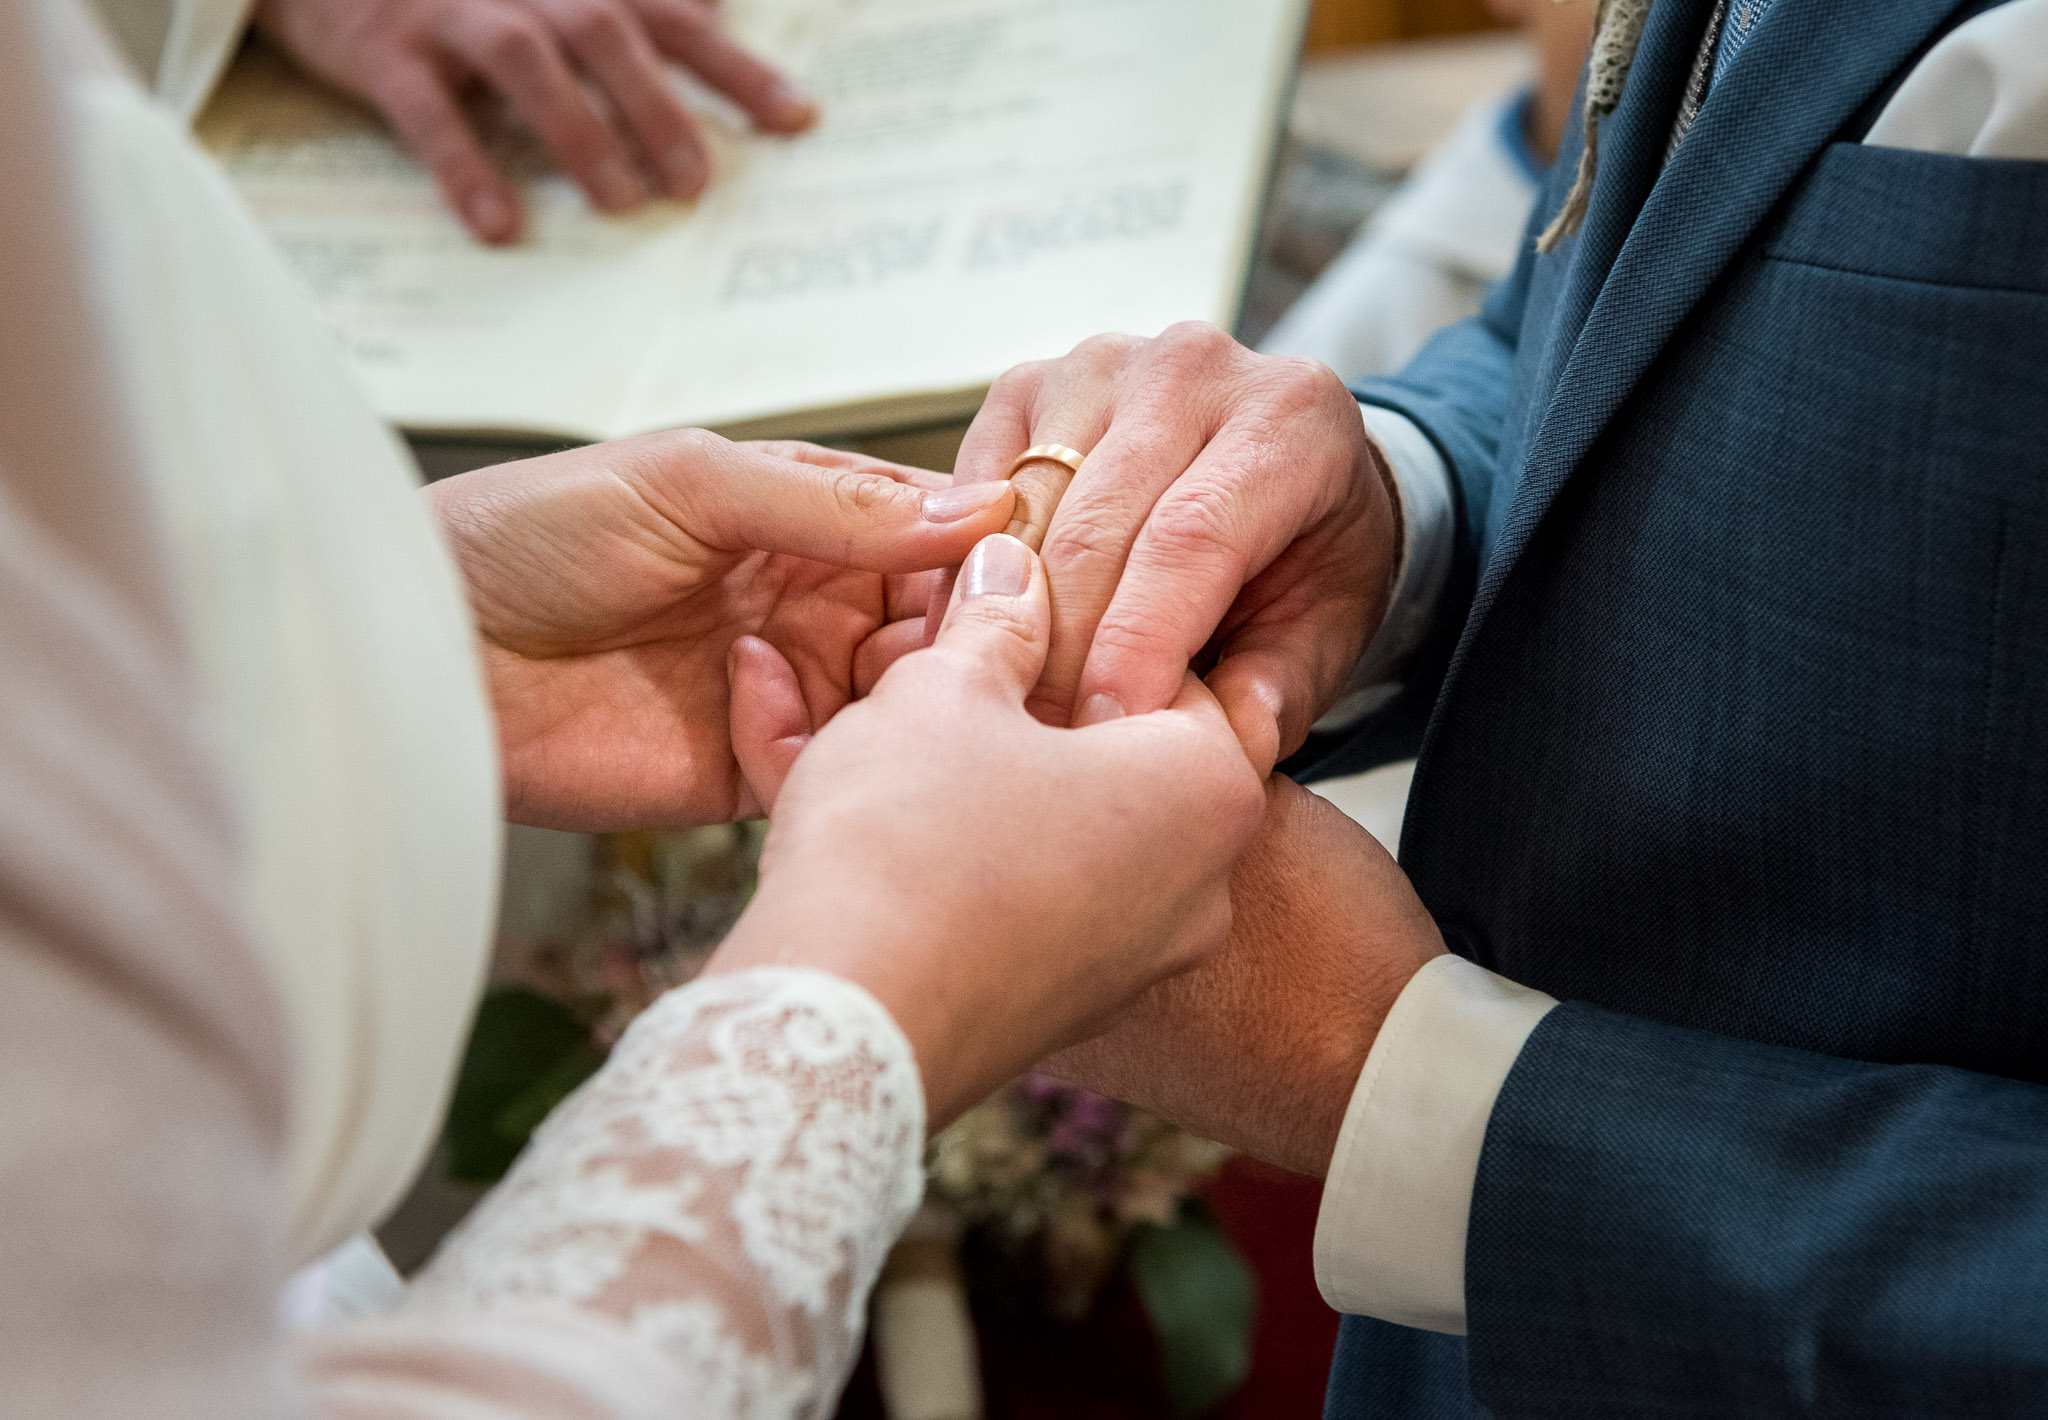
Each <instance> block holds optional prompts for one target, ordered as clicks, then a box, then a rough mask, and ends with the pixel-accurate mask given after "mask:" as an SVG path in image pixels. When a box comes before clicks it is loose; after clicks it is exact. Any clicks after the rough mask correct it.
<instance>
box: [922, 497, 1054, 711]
mask: <svg viewBox="0 0 2048 1420" xmlns="http://www.w3.org/2000/svg"><path fill="white" fill-rule="evenodd" d="M1051 644H1052V603H1051V600H1050V599H1049V598H1048V597H1047V595H1046V586H1045V564H1044V563H1043V562H1041V561H1039V560H1038V554H1037V553H1035V552H1033V551H1032V550H1031V549H1030V548H1029V547H1026V546H1025V545H1024V544H1023V543H1021V542H1019V541H1018V540H1017V539H1016V538H1014V537H1011V536H1010V535H1009V534H1008V533H997V534H995V535H994V536H992V537H985V538H983V539H982V540H981V541H980V542H978V543H976V544H975V547H974V551H973V552H971V553H969V554H968V557H967V562H966V564H965V565H964V566H962V567H961V569H960V577H959V580H958V581H957V582H956V583H955V584H954V588H953V604H952V605H951V606H949V607H948V608H947V609H946V619H945V622H944V623H943V624H942V625H941V626H940V627H939V634H938V637H937V639H936V640H934V641H933V642H932V651H933V652H936V653H938V654H939V655H941V656H942V657H944V658H945V659H946V660H947V661H950V662H955V663H960V664H964V665H966V666H967V667H968V668H969V669H970V672H971V673H972V674H973V675H975V676H976V677H977V678H979V679H981V680H983V681H984V683H986V684H989V685H991V686H993V687H994V688H995V689H996V690H997V691H998V692H999V693H1000V694H1001V695H1002V696H1003V698H1004V699H1006V700H1011V701H1014V702H1015V703H1016V704H1018V705H1019V706H1021V705H1023V703H1024V697H1025V696H1026V695H1028V694H1030V692H1031V687H1033V686H1034V685H1036V684H1038V677H1039V675H1040V674H1041V673H1043V672H1044V670H1045V653H1046V650H1047V649H1048V647H1050V645H1051Z"/></svg>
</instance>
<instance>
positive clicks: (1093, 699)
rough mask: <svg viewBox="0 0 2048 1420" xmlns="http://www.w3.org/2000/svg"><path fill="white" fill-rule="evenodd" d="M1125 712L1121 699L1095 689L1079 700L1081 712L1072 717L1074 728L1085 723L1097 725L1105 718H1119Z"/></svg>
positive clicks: (1121, 717)
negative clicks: (1085, 697)
mask: <svg viewBox="0 0 2048 1420" xmlns="http://www.w3.org/2000/svg"><path fill="white" fill-rule="evenodd" d="M1124 714H1125V711H1124V703H1123V701H1121V700H1119V699H1117V698H1116V697H1115V696H1114V695H1110V694H1108V693H1107V692H1105V691H1100V690H1098V691H1096V692H1095V694H1093V695H1091V696H1089V697H1088V698H1087V699H1086V700H1084V701H1082V702H1081V713H1080V714H1078V715H1076V716H1075V717H1074V725H1075V727H1076V728H1079V727H1081V726H1085V725H1099V724H1101V723H1102V722H1103V721H1105V720H1121V719H1123V717H1124Z"/></svg>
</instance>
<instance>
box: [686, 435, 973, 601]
mask: <svg viewBox="0 0 2048 1420" xmlns="http://www.w3.org/2000/svg"><path fill="white" fill-rule="evenodd" d="M645 474H646V477H645V482H646V484H647V485H648V493H649V496H650V498H651V499H652V500H653V501H654V502H655V504H656V506H657V507H659V508H660V509H661V510H662V511H663V512H664V513H665V514H666V515H667V516H669V517H670V518H671V520H672V521H674V522H675V523H677V524H678V525H679V526H680V527H681V528H682V530H683V532H684V533H685V534H687V535H689V536H690V537H693V538H695V539H697V540H698V541H700V542H705V543H709V544H710V545H712V546H713V547H717V548H719V549H721V550H724V551H728V552H780V553H787V554H790V555H792V556H796V557H807V558H811V559H814V560H816V561H819V562H831V563H836V564H838V565H840V566H846V567H859V568H862V569H863V570H866V571H870V572H921V571H924V570H925V569H927V568H932V567H944V566H948V565H950V564H952V563H954V562H957V561H959V560H960V558H961V556H962V555H963V554H965V553H966V551H967V549H968V548H970V547H972V546H973V545H974V541H975V539H976V538H979V537H985V536H987V535H988V534H989V533H991V532H994V531H996V530H998V529H1000V528H1001V527H1002V526H1003V525H1004V524H1005V523H1007V522H1008V521H1009V517H1010V508H1011V504H1012V503H1013V501H1014V499H1013V496H1012V495H1011V492H1010V488H1009V485H1008V484H1006V483H973V484H955V485H951V486H948V487H945V488H934V489H930V490H926V489H922V488H918V487H916V486H915V485H913V484H911V483H908V482H905V481H903V480H900V479H897V478H893V477H891V476H890V475H889V474H887V473H884V472H880V471H878V470H874V469H866V468H832V467H826V466H823V465H821V464H817V463H806V462H802V461H800V460H797V459H787V458H780V457H777V456H776V455H774V454H771V453H768V452H765V451H764V450H762V449H760V448H754V447H749V446H747V445H744V444H735V443H731V442H729V441H727V440H725V439H721V438H718V437H717V436H716V435H712V434H706V433H704V432H702V431H701V430H685V431H683V432H682V433H679V434H677V435H674V436H672V437H671V438H669V439H666V440H664V441H662V442H661V443H659V444H657V445H655V446H654V448H653V450H652V461H651V463H650V464H648V465H647V466H646V468H645Z"/></svg>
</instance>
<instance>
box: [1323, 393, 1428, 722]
mask: <svg viewBox="0 0 2048 1420" xmlns="http://www.w3.org/2000/svg"><path fill="white" fill-rule="evenodd" d="M1358 411H1359V414H1360V415H1361V416H1362V417H1363V418H1364V420H1365V432H1366V436H1367V437H1368V438H1370V439H1371V440H1372V441H1373V443H1374V444H1375V445H1376V446H1377V447H1378V449H1379V451H1380V456H1381V457H1382V458H1384V459H1386V461H1387V466H1388V467H1389V468H1390V469H1391V470H1392V471H1393V475H1394V492H1395V495H1396V496H1397V497H1398V498H1399V500H1400V504H1401V560H1400V564H1399V566H1398V568H1397V569H1396V571H1395V573H1394V592H1393V596H1392V598H1391V599H1390V600H1389V602H1388V603H1387V614H1386V616H1385V617H1384V618H1383V619H1382V620H1381V622H1380V629H1379V631H1378V632H1377V633H1376V634H1375V635H1374V636H1373V638H1372V641H1371V643H1370V644H1369V645H1367V646H1366V648H1365V654H1364V655H1362V656H1360V657H1359V660H1358V666H1357V669H1356V670H1354V671H1353V672H1352V675H1351V680H1350V682H1349V683H1348V684H1347V685H1346V687H1345V693H1344V695H1343V697H1342V698H1341V699H1340V700H1338V702H1337V703H1336V704H1335V705H1334V706H1332V707H1331V708H1330V711H1329V713H1328V714H1326V715H1324V716H1323V718H1322V719H1321V720H1318V721H1317V722H1316V728H1317V729H1319V730H1339V729H1343V728H1344V727H1346V726H1347V725H1350V724H1352V723H1353V722H1354V721H1356V720H1358V719H1359V718H1360V717H1361V716H1364V715H1366V714H1369V713H1370V712H1372V711H1374V710H1377V709H1378V708H1380V706H1382V705H1384V704H1386V703H1387V702H1388V701H1389V700H1391V699H1393V698H1394V696H1395V695H1396V694H1398V693H1399V691H1400V689H1401V687H1400V679H1399V678H1400V674H1401V668H1402V667H1403V666H1404V665H1405V664H1406V663H1407V660H1408V658H1409V657H1410V656H1411V655H1413V654H1414V653H1415V649H1416V648H1417V647H1418V646H1420V645H1421V644H1422V642H1423V638H1425V637H1426V636H1428V634H1429V628H1430V623H1431V622H1432V621H1433V620H1434V619H1435V617H1436V609H1437V601H1438V599H1439V598H1441V597H1442V595H1443V590H1444V584H1445V582H1447V581H1448V580H1449V579H1450V573H1451V552H1452V545H1453V539H1454V537H1455V535H1456V531H1457V529H1456V514H1455V512H1454V511H1453V508H1452V503H1451V475H1450V471H1449V470H1448V469H1447V468H1445V467H1444V461H1443V457H1442V456H1441V455H1440V454H1438V453H1437V451H1436V445H1434V444H1432V443H1430V441H1429V436H1428V435H1427V434H1424V433H1423V432H1422V430H1420V429H1418V428H1417V427H1416V426H1415V423H1414V421H1413V420H1411V419H1409V418H1408V416H1407V415H1405V414H1398V413H1396V412H1395V411H1393V410H1391V409H1384V408H1381V407H1380V406H1378V405H1373V404H1361V405H1359V406H1358Z"/></svg>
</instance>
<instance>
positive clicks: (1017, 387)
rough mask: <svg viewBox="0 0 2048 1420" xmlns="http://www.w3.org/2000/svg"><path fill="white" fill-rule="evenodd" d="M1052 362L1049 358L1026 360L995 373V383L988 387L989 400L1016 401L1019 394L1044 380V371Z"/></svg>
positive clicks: (1024, 392)
mask: <svg viewBox="0 0 2048 1420" xmlns="http://www.w3.org/2000/svg"><path fill="white" fill-rule="evenodd" d="M1052 364H1053V362H1052V361H1050V360H1026V361H1025V362H1024V363H1023V364H1021V365H1012V366H1011V367H1010V368H1009V369H1007V370H1005V371H1003V372H1002V373H1001V374H1000V375H997V376H996V381H995V383H994V384H992V385H990V386H989V387H988V397H989V401H991V402H993V401H995V400H998V399H1000V400H1004V401H1006V402H1017V401H1018V397H1019V396H1020V395H1023V394H1026V393H1028V392H1029V391H1032V390H1035V389H1037V388H1038V387H1039V386H1040V385H1041V384H1043V383H1044V382H1045V375H1046V371H1048V370H1050V369H1051V368H1052Z"/></svg>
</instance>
